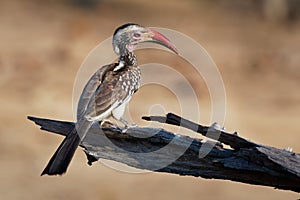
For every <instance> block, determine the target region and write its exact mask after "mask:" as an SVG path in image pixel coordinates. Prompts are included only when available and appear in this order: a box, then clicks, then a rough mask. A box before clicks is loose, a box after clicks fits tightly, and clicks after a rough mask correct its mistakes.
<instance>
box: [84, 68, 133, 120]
mask: <svg viewBox="0 0 300 200" xmlns="http://www.w3.org/2000/svg"><path fill="white" fill-rule="evenodd" d="M127 74H128V76H129V74H130V67H127V68H126V69H125V70H124V71H122V72H115V71H109V72H107V73H106V74H105V78H104V79H103V82H102V83H101V85H100V86H99V87H98V88H97V90H96V92H95V94H94V95H93V96H92V98H91V100H90V102H89V105H88V106H87V110H86V113H85V116H86V117H87V119H88V120H90V121H99V120H102V119H105V118H107V117H109V116H110V115H111V112H112V111H113V110H114V109H116V108H117V107H119V106H120V105H121V104H122V103H124V102H126V100H127V99H128V100H129V99H130V98H131V96H132V94H133V92H128V90H127V88H128V87H127V88H126V87H124V80H123V79H124V78H125V77H126V75H127ZM122 86H123V87H122ZM129 86H132V85H130V84H129Z"/></svg>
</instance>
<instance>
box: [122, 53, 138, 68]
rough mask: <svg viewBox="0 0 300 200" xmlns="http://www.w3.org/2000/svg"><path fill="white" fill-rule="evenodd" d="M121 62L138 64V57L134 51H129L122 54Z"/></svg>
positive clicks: (131, 64) (129, 64)
mask: <svg viewBox="0 0 300 200" xmlns="http://www.w3.org/2000/svg"><path fill="white" fill-rule="evenodd" d="M119 64H123V65H124V66H137V59H136V56H135V54H134V53H133V52H130V51H127V52H125V53H124V54H122V55H120V58H119Z"/></svg>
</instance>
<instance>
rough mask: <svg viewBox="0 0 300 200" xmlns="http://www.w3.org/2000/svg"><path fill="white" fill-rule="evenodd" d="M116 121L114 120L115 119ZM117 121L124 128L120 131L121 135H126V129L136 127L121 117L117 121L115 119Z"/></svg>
mask: <svg viewBox="0 0 300 200" xmlns="http://www.w3.org/2000/svg"><path fill="white" fill-rule="evenodd" d="M115 119H116V118H115ZM116 120H117V121H119V122H121V123H122V124H123V125H124V128H123V129H122V133H126V131H127V130H128V128H131V127H136V126H137V125H136V124H134V123H130V122H128V121H127V120H125V119H124V118H123V117H120V118H119V119H116Z"/></svg>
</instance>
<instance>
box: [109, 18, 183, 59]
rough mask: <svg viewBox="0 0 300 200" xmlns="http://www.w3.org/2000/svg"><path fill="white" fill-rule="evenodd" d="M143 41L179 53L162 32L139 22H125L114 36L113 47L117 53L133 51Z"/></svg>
mask: <svg viewBox="0 0 300 200" xmlns="http://www.w3.org/2000/svg"><path fill="white" fill-rule="evenodd" d="M142 42H152V43H157V44H160V45H162V46H165V47H167V48H168V49H170V50H171V51H173V52H174V53H176V54H178V52H177V49H176V48H175V46H174V45H173V44H172V43H171V42H170V40H168V39H167V38H166V37H165V36H164V35H162V34H161V33H159V32H157V31H154V30H152V29H149V28H145V27H142V26H140V25H138V24H132V23H130V24H124V25H122V26H120V27H119V28H117V29H116V31H115V33H114V36H113V48H114V51H115V52H116V54H117V55H123V54H126V52H133V50H134V49H135V48H136V46H137V44H139V43H142Z"/></svg>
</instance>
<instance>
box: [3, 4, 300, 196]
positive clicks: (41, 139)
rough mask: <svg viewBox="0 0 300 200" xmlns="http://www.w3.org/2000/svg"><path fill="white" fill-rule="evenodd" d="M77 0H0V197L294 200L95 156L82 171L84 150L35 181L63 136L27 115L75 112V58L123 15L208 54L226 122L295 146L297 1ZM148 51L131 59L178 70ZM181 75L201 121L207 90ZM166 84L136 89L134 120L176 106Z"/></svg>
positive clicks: (299, 57) (262, 139) (261, 139)
mask: <svg viewBox="0 0 300 200" xmlns="http://www.w3.org/2000/svg"><path fill="white" fill-rule="evenodd" d="M74 2H75V3H74ZM74 2H71V1H55V0H44V1H39V0H27V1H23V0H11V1H4V0H2V1H0V44H1V48H0V49H1V50H0V52H1V53H0V70H1V73H0V87H1V98H0V102H1V103H0V107H1V114H0V118H1V120H0V123H1V125H0V155H1V165H0V175H1V182H0V199H107V200H115V199H139V200H147V199H172V200H176V199H267V198H268V199H296V198H299V195H297V194H295V193H293V192H288V191H281V190H275V189H272V188H268V187H260V186H252V185H246V184H241V183H234V182H230V181H220V180H206V179H201V178H193V177H179V176H177V175H169V174H158V173H147V174H141V175H134V174H126V173H121V172H118V171H115V170H112V169H110V168H108V167H105V166H103V165H102V164H100V163H96V164H94V165H93V166H92V167H89V166H87V164H86V159H85V156H84V154H83V153H82V152H81V150H78V151H77V153H76V156H75V158H74V160H73V162H72V164H71V166H70V168H69V171H68V173H67V174H66V175H64V176H63V177H47V176H44V177H40V176H39V175H40V173H41V171H42V169H43V168H44V166H45V165H46V163H47V162H48V159H49V158H50V156H51V155H52V153H53V152H54V151H55V149H56V148H57V146H58V145H59V143H60V142H61V140H62V138H61V137H58V136H55V135H52V134H48V133H46V132H43V131H40V130H39V129H38V127H37V126H34V125H33V123H31V122H30V121H28V120H27V119H26V116H27V115H33V116H41V117H46V118H53V119H61V120H72V119H73V117H72V89H73V82H74V79H75V76H76V73H77V70H78V68H79V66H80V65H81V63H82V61H83V59H84V58H85V56H86V55H87V54H88V53H89V52H90V51H91V50H92V49H93V48H94V47H95V46H96V45H97V44H98V43H99V42H101V41H102V40H104V39H106V38H108V37H109V36H111V34H112V33H113V31H114V29H115V28H116V27H117V26H119V25H120V24H123V23H126V22H136V23H140V24H142V25H144V26H156V27H165V28H170V29H174V30H177V31H180V32H183V33H185V34H187V35H189V36H190V37H192V38H194V39H195V40H196V41H198V42H199V43H200V44H202V45H203V46H204V47H205V48H206V49H207V51H208V52H209V53H210V55H211V56H212V58H213V60H214V61H215V62H216V64H217V66H218V67H219V70H220V72H221V74H222V77H223V79H224V83H225V88H226V95H227V116H226V121H225V127H226V129H227V130H229V131H238V132H239V133H240V134H241V135H242V136H244V137H246V138H249V139H251V140H253V141H256V142H258V143H262V144H267V145H271V146H275V147H278V148H285V147H288V146H291V147H293V150H294V151H295V152H298V153H299V152H300V143H299V133H300V126H299V119H300V93H299V86H300V70H299V64H300V45H299V44H300V21H299V19H300V16H297V13H299V1H298V4H297V1H296V3H295V1H289V3H290V4H289V5H290V7H283V6H284V5H280V6H279V9H277V8H276V6H275V7H272V6H267V7H266V6H265V5H264V4H263V1H259V0H256V1H237V0H232V1H225V0H216V1H197V0H185V1H181V0H174V1H171V0H165V1H146V0H130V1H125V0H113V1H109V0H105V1H99V2H98V4H97V3H96V0H95V1H91V4H90V5H87V2H86V3H84V4H81V3H80V0H77V1H74ZM93 3H96V4H93ZM282 8H283V9H282ZM150 53H151V54H149V55H148V54H147V53H140V54H139V60H141V61H143V62H146V61H151V60H152V59H155V58H157V57H160V59H161V60H162V61H163V62H166V63H167V64H169V65H170V66H171V65H174V67H176V69H180V70H181V71H182V73H184V66H183V65H182V66H181V61H176V59H173V57H170V55H168V54H166V56H165V57H164V56H161V55H162V54H160V53H157V52H156V53H155V51H153V52H152V51H151V52H150ZM163 55H164V54H163ZM161 57H163V58H161ZM156 61H157V60H156ZM185 74H186V76H188V78H189V80H190V81H191V83H192V84H193V86H194V87H195V90H196V91H197V92H199V93H200V94H201V95H200V96H199V97H200V99H201V102H200V106H202V108H201V109H202V110H203V113H204V117H203V121H201V122H200V123H202V124H207V125H208V124H209V123H210V121H209V115H208V114H207V113H209V109H208V107H209V105H210V104H209V94H208V93H207V91H206V87H205V85H204V83H203V81H201V80H200V79H198V78H197V77H193V75H192V73H188V72H186V73H185ZM152 75H153V74H152ZM151 90H152V91H151ZM164 91H165V89H161V88H155V87H149V88H144V89H143V90H142V91H141V92H139V93H138V94H137V95H136V97H135V98H134V99H133V101H132V102H131V106H134V107H136V109H135V111H134V109H133V110H131V112H133V114H132V115H133V118H134V120H135V121H136V122H137V123H142V122H141V121H140V120H139V118H140V117H141V115H145V114H147V110H148V107H146V106H144V104H145V105H147V106H151V104H153V102H160V103H166V104H167V106H169V107H168V108H167V109H168V111H174V110H176V101H175V100H174V99H173V98H174V96H172V94H169V93H168V91H165V92H164ZM154 93H156V94H160V95H158V96H159V97H153V94H154ZM170 102H171V103H170ZM172 102H174V105H173V104H172Z"/></svg>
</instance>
